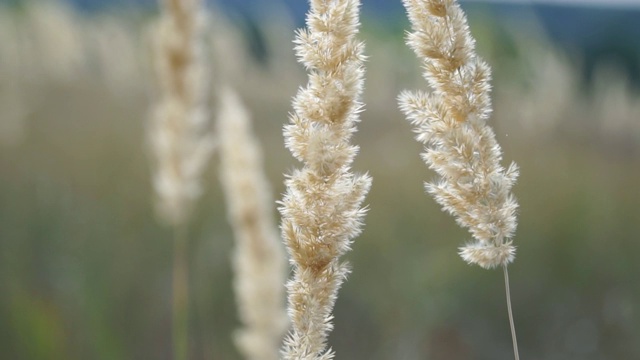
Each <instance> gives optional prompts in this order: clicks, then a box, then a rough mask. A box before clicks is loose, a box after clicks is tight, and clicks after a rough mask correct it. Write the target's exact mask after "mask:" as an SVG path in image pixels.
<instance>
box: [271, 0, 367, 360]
mask: <svg viewBox="0 0 640 360" xmlns="http://www.w3.org/2000/svg"><path fill="white" fill-rule="evenodd" d="M310 5H311V9H310V10H309V13H308V15H307V29H305V30H301V31H299V32H298V36H297V39H296V41H295V43H296V52H297V55H298V58H299V60H300V62H302V63H303V64H304V65H305V67H306V68H307V69H308V71H309V83H308V85H307V86H306V87H305V88H302V89H300V91H299V92H298V94H297V95H296V97H295V99H294V100H293V109H294V112H293V114H292V115H291V116H290V124H289V125H287V126H285V129H284V135H285V143H286V146H287V148H288V149H289V150H290V151H291V153H292V154H293V155H294V157H295V158H296V159H298V160H299V161H301V162H302V163H303V164H304V166H303V168H302V169H299V170H295V171H294V172H293V173H292V174H291V175H290V176H289V177H288V178H287V180H286V185H287V191H286V194H285V195H284V198H283V200H282V203H281V207H280V212H281V214H282V225H281V228H282V234H283V238H284V241H285V243H286V245H287V248H288V251H289V256H290V262H291V264H292V265H293V271H294V273H293V278H292V279H291V280H290V281H289V282H288V284H287V289H288V300H289V304H288V310H289V318H290V319H291V324H292V330H291V332H290V334H289V337H288V338H287V340H286V341H285V344H284V349H283V356H284V358H285V359H309V360H310V359H331V358H333V352H332V351H331V350H330V349H327V336H328V335H329V332H330V331H331V329H332V328H333V325H332V324H331V320H332V314H331V312H332V310H333V306H334V303H335V301H336V297H337V294H338V289H339V287H340V285H341V284H342V282H343V281H344V280H345V278H346V276H347V274H348V272H349V270H348V267H347V265H346V264H344V263H342V262H341V260H340V257H341V256H342V255H343V254H345V253H346V252H347V251H348V250H349V249H350V247H351V243H352V241H353V238H354V237H356V236H357V235H359V234H360V232H361V228H362V220H363V216H364V214H365V212H366V211H365V209H363V208H362V202H363V200H364V197H365V195H366V193H367V192H368V191H369V188H370V186H371V179H370V178H369V176H367V175H354V174H353V173H351V170H350V169H351V163H352V162H353V159H354V157H355V155H356V153H357V150H358V148H357V147H356V146H354V145H352V144H351V143H350V139H351V136H352V134H353V133H354V132H355V131H356V123H357V122H358V121H359V113H360V111H361V108H362V104H361V103H360V101H359V98H360V96H361V93H362V87H363V81H364V80H363V79H364V68H363V60H364V56H363V54H362V51H363V45H362V43H360V42H358V40H357V39H356V34H357V32H358V26H359V20H358V16H359V6H360V2H359V1H356V0H335V1H322V0H312V1H310Z"/></svg>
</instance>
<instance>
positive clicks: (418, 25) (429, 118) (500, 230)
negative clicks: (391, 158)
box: [399, 0, 518, 268]
mask: <svg viewBox="0 0 640 360" xmlns="http://www.w3.org/2000/svg"><path fill="white" fill-rule="evenodd" d="M403 3H404V5H405V7H406V9H407V13H408V16H409V20H410V21H411V24H412V28H413V32H412V33H410V34H409V36H408V39H407V44H408V45H409V46H410V47H411V48H412V49H413V50H414V51H415V53H416V55H417V56H418V57H419V58H420V59H422V60H423V65H424V69H425V73H424V75H425V78H426V79H427V81H428V83H429V85H430V87H431V89H432V91H431V92H430V93H421V92H418V93H409V92H404V93H402V94H401V95H400V99H399V101H400V107H401V109H402V111H403V112H404V113H405V115H406V116H407V118H408V120H409V121H410V122H411V123H412V124H413V125H414V126H415V129H414V131H415V132H416V134H417V136H416V138H417V140H418V141H420V142H421V143H423V144H424V145H425V152H424V153H423V154H422V158H423V159H424V161H425V162H426V163H427V164H428V165H429V168H431V169H433V170H435V172H436V173H437V174H438V175H439V179H437V180H436V181H434V182H431V183H427V184H426V189H427V192H429V193H430V194H431V195H433V197H434V198H435V199H436V201H437V202H438V203H439V204H440V205H442V207H443V208H444V210H446V211H447V212H449V213H451V214H452V215H453V216H455V217H456V221H457V222H458V224H460V225H461V226H463V227H466V228H468V229H469V231H470V232H471V234H472V236H473V238H474V239H475V240H474V241H473V242H472V243H469V244H467V245H466V246H464V247H462V248H460V255H461V256H462V258H463V259H464V260H465V261H467V262H468V263H472V264H478V265H480V266H481V267H483V268H493V267H496V266H498V265H507V264H508V263H510V262H511V261H513V259H514V256H515V248H514V246H513V245H512V242H511V238H512V237H513V235H514V232H515V230H516V210H517V207H518V204H517V203H516V201H515V199H514V198H513V196H512V194H511V187H512V186H513V184H514V183H515V181H516V178H517V176H518V168H517V166H516V165H515V164H511V165H510V166H509V167H508V168H507V169H505V168H503V167H502V166H501V165H500V161H501V159H502V151H501V149H500V146H499V145H498V143H497V142H496V139H495V135H494V133H493V131H492V130H491V128H490V127H489V126H488V125H487V123H486V122H487V120H488V118H489V115H490V114H491V99H490V89H491V87H490V85H489V81H490V77H491V75H490V69H489V66H488V65H487V64H486V63H485V62H484V61H483V60H482V59H480V58H479V57H478V56H477V55H476V53H475V48H474V39H473V38H472V37H471V35H470V33H469V27H468V25H467V21H466V17H465V15H464V13H463V12H462V10H461V9H460V6H459V5H458V4H457V2H456V1H455V0H403Z"/></svg>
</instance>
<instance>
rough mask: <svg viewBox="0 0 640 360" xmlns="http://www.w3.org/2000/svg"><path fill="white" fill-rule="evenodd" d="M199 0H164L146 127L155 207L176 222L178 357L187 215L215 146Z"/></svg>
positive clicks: (183, 352) (183, 334) (182, 347)
mask: <svg viewBox="0 0 640 360" xmlns="http://www.w3.org/2000/svg"><path fill="white" fill-rule="evenodd" d="M201 6H202V4H201V2H200V1H199V0H164V1H163V2H162V14H161V18H160V19H159V21H158V23H157V25H156V29H155V33H154V34H155V38H154V40H155V42H154V44H153V45H154V47H153V49H154V52H155V53H154V60H155V62H156V64H155V65H156V73H157V79H158V85H159V86H158V100H157V103H156V104H155V106H154V107H153V109H152V119H151V120H152V121H151V124H150V128H149V130H148V132H149V137H150V144H151V152H152V155H153V157H154V160H155V163H154V165H155V169H154V170H155V174H154V178H153V184H154V190H155V194H156V204H157V210H158V213H159V215H160V217H161V218H162V220H164V222H166V223H167V224H168V225H170V226H171V227H173V229H174V232H175V241H174V265H173V338H174V344H173V345H174V346H173V347H174V358H175V359H179V360H185V359H187V358H188V293H189V291H188V273H187V269H188V262H187V226H186V224H187V221H188V220H189V217H190V214H191V212H192V210H193V206H194V203H195V201H196V200H197V198H198V197H199V196H200V193H201V188H200V177H201V173H202V171H203V169H204V167H205V164H206V163H207V161H208V159H209V157H210V155H211V152H212V150H213V140H212V138H211V136H210V135H209V131H208V129H207V128H208V121H207V118H208V113H207V108H206V99H207V96H208V91H207V87H208V83H207V79H208V76H207V73H208V71H207V67H206V62H205V59H204V57H203V51H202V36H203V34H204V29H205V21H204V20H205V19H204V17H203V16H204V11H203V10H202V9H201Z"/></svg>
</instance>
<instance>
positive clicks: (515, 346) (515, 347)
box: [502, 265, 520, 360]
mask: <svg viewBox="0 0 640 360" xmlns="http://www.w3.org/2000/svg"><path fill="white" fill-rule="evenodd" d="M502 268H503V269H504V286H505V289H506V293H507V310H508V312H509V324H510V325H511V340H512V341H513V355H514V356H515V360H520V355H519V354H518V340H517V339H516V327H515V325H514V324H513V311H512V310H511V291H509V271H508V270H507V265H503V266H502Z"/></svg>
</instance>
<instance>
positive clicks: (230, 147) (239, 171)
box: [217, 88, 288, 360]
mask: <svg viewBox="0 0 640 360" xmlns="http://www.w3.org/2000/svg"><path fill="white" fill-rule="evenodd" d="M217 124H218V126H217V134H218V136H219V139H220V140H219V152H220V158H221V160H220V177H221V182H222V185H223V188H224V193H225V196H226V198H227V208H228V213H229V221H230V223H231V225H232V227H233V232H234V236H235V239H236V246H235V251H234V256H233V266H234V270H235V280H234V288H235V292H236V299H237V303H238V306H239V313H240V319H241V321H242V323H243V325H244V327H243V328H242V329H241V330H239V331H238V332H237V333H236V334H235V341H236V345H237V346H238V349H239V350H240V352H241V353H242V354H243V355H244V357H245V358H246V359H249V360H277V359H279V349H280V343H281V342H282V338H283V335H284V333H285V332H286V329H287V325H288V319H287V314H286V311H285V293H284V290H285V288H284V283H285V280H286V275H287V263H286V259H285V253H284V249H283V248H282V244H281V242H280V236H279V234H278V228H277V225H276V223H275V220H274V217H273V213H272V210H271V206H272V204H273V200H272V198H271V195H270V190H269V189H270V187H269V184H268V182H267V179H266V177H265V174H264V171H263V169H262V167H263V164H262V156H261V152H260V151H261V150H260V147H259V144H258V141H257V139H256V138H255V137H254V136H253V134H252V133H251V123H250V119H249V114H248V112H247V110H246V109H245V108H244V106H243V104H242V103H241V100H240V98H239V96H238V95H237V94H236V93H235V92H234V91H232V90H231V89H228V88H224V89H222V91H221V98H220V112H219V115H218V121H217Z"/></svg>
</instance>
